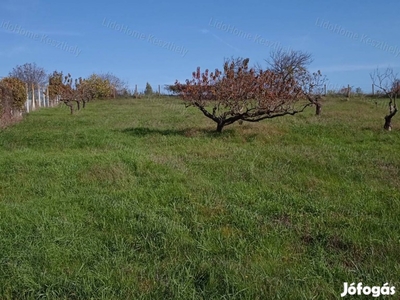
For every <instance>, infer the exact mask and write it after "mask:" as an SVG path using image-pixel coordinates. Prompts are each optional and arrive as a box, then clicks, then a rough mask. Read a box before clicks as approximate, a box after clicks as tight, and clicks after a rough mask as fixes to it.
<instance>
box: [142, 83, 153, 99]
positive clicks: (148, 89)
mask: <svg viewBox="0 0 400 300" xmlns="http://www.w3.org/2000/svg"><path fill="white" fill-rule="evenodd" d="M144 94H145V95H146V96H151V95H153V88H152V87H151V85H150V83H148V82H147V83H146V89H145V90H144Z"/></svg>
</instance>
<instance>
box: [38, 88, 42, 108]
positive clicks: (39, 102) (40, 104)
mask: <svg viewBox="0 0 400 300" xmlns="http://www.w3.org/2000/svg"><path fill="white" fill-rule="evenodd" d="M37 88H38V104H39V105H38V106H39V107H41V106H42V103H41V101H42V99H41V98H42V97H40V86H39V84H38V85H37Z"/></svg>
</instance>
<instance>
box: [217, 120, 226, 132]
mask: <svg viewBox="0 0 400 300" xmlns="http://www.w3.org/2000/svg"><path fill="white" fill-rule="evenodd" d="M224 126H225V122H222V121H220V122H218V123H217V132H222V128H224Z"/></svg>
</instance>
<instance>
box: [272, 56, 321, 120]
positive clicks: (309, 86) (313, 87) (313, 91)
mask: <svg viewBox="0 0 400 300" xmlns="http://www.w3.org/2000/svg"><path fill="white" fill-rule="evenodd" d="M266 62H267V63H268V64H269V66H270V70H272V71H273V72H274V73H277V74H279V75H280V77H281V78H282V80H283V83H284V84H288V83H289V81H290V80H294V81H295V82H296V83H297V84H298V85H300V86H301V89H302V94H303V96H304V97H305V98H306V99H307V100H308V101H310V103H312V104H313V105H315V108H316V109H315V114H316V115H320V114H321V109H322V104H321V101H320V100H321V99H322V95H323V86H324V84H325V82H326V77H325V76H322V74H321V72H320V71H317V72H314V73H311V72H309V71H308V67H309V65H310V64H311V63H312V62H313V59H312V56H311V54H310V53H307V52H303V51H294V50H291V51H284V50H283V49H278V50H276V51H273V52H271V55H270V59H269V60H266Z"/></svg>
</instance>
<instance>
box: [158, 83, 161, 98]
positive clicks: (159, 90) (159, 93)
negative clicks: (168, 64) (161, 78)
mask: <svg viewBox="0 0 400 300" xmlns="http://www.w3.org/2000/svg"><path fill="white" fill-rule="evenodd" d="M158 96H161V86H160V85H158Z"/></svg>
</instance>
